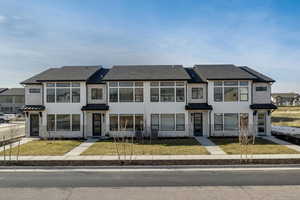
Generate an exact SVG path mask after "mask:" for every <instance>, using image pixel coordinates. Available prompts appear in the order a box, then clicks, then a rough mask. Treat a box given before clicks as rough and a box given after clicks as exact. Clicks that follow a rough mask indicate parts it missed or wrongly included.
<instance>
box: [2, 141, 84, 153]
mask: <svg viewBox="0 0 300 200" xmlns="http://www.w3.org/2000/svg"><path fill="white" fill-rule="evenodd" d="M80 144H81V141H78V140H35V141H31V142H28V143H26V144H23V145H20V149H19V150H20V153H19V155H20V156H62V155H64V154H65V153H67V152H69V151H71V150H72V149H74V148H75V147H77V146H78V145H80ZM17 152H18V147H14V148H13V149H12V155H17ZM5 154H6V155H8V154H9V149H8V148H7V149H6V153H5ZM0 155H3V151H2V152H0Z"/></svg>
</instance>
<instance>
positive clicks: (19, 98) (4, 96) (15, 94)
mask: <svg viewBox="0 0 300 200" xmlns="http://www.w3.org/2000/svg"><path fill="white" fill-rule="evenodd" d="M0 90H1V89H0ZM24 105H25V92H24V88H10V89H3V90H2V92H0V112H3V113H5V114H18V113H22V111H21V108H22V107H23V106H24Z"/></svg>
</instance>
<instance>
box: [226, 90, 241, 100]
mask: <svg viewBox="0 0 300 200" xmlns="http://www.w3.org/2000/svg"><path fill="white" fill-rule="evenodd" d="M224 101H229V102H230V101H238V88H237V87H224Z"/></svg>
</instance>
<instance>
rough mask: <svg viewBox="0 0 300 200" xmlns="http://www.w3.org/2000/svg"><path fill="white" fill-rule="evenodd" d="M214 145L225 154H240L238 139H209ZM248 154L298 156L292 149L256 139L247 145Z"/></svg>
mask: <svg viewBox="0 0 300 200" xmlns="http://www.w3.org/2000/svg"><path fill="white" fill-rule="evenodd" d="M210 140H212V141H213V142H214V143H215V144H216V145H219V146H220V148H221V149H223V151H225V152H226V153H227V154H240V152H241V145H240V144H239V140H238V138H210ZM248 150H249V151H248V152H249V154H250V153H251V154H298V153H300V152H297V151H295V150H293V149H289V148H287V147H285V146H282V145H278V144H275V143H273V142H271V141H268V140H264V139H262V138H256V139H255V144H254V145H249V147H248Z"/></svg>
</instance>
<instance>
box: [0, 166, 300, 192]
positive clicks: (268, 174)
mask: <svg viewBox="0 0 300 200" xmlns="http://www.w3.org/2000/svg"><path fill="white" fill-rule="evenodd" d="M280 185H300V170H287V171H284V170H283V171H278V170H276V171H272V170H266V171H265V170H261V171H251V169H249V170H248V171H162V172H159V171H123V172H117V171H116V172H87V171H85V172H70V171H64V172H14V173H12V172H10V173H7V172H0V188H9V187H13V188H20V187H35V188H52V187H58V188H64V187H71V188H74V187H76V188H78V187H162V186H163V187H186V186H280Z"/></svg>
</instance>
